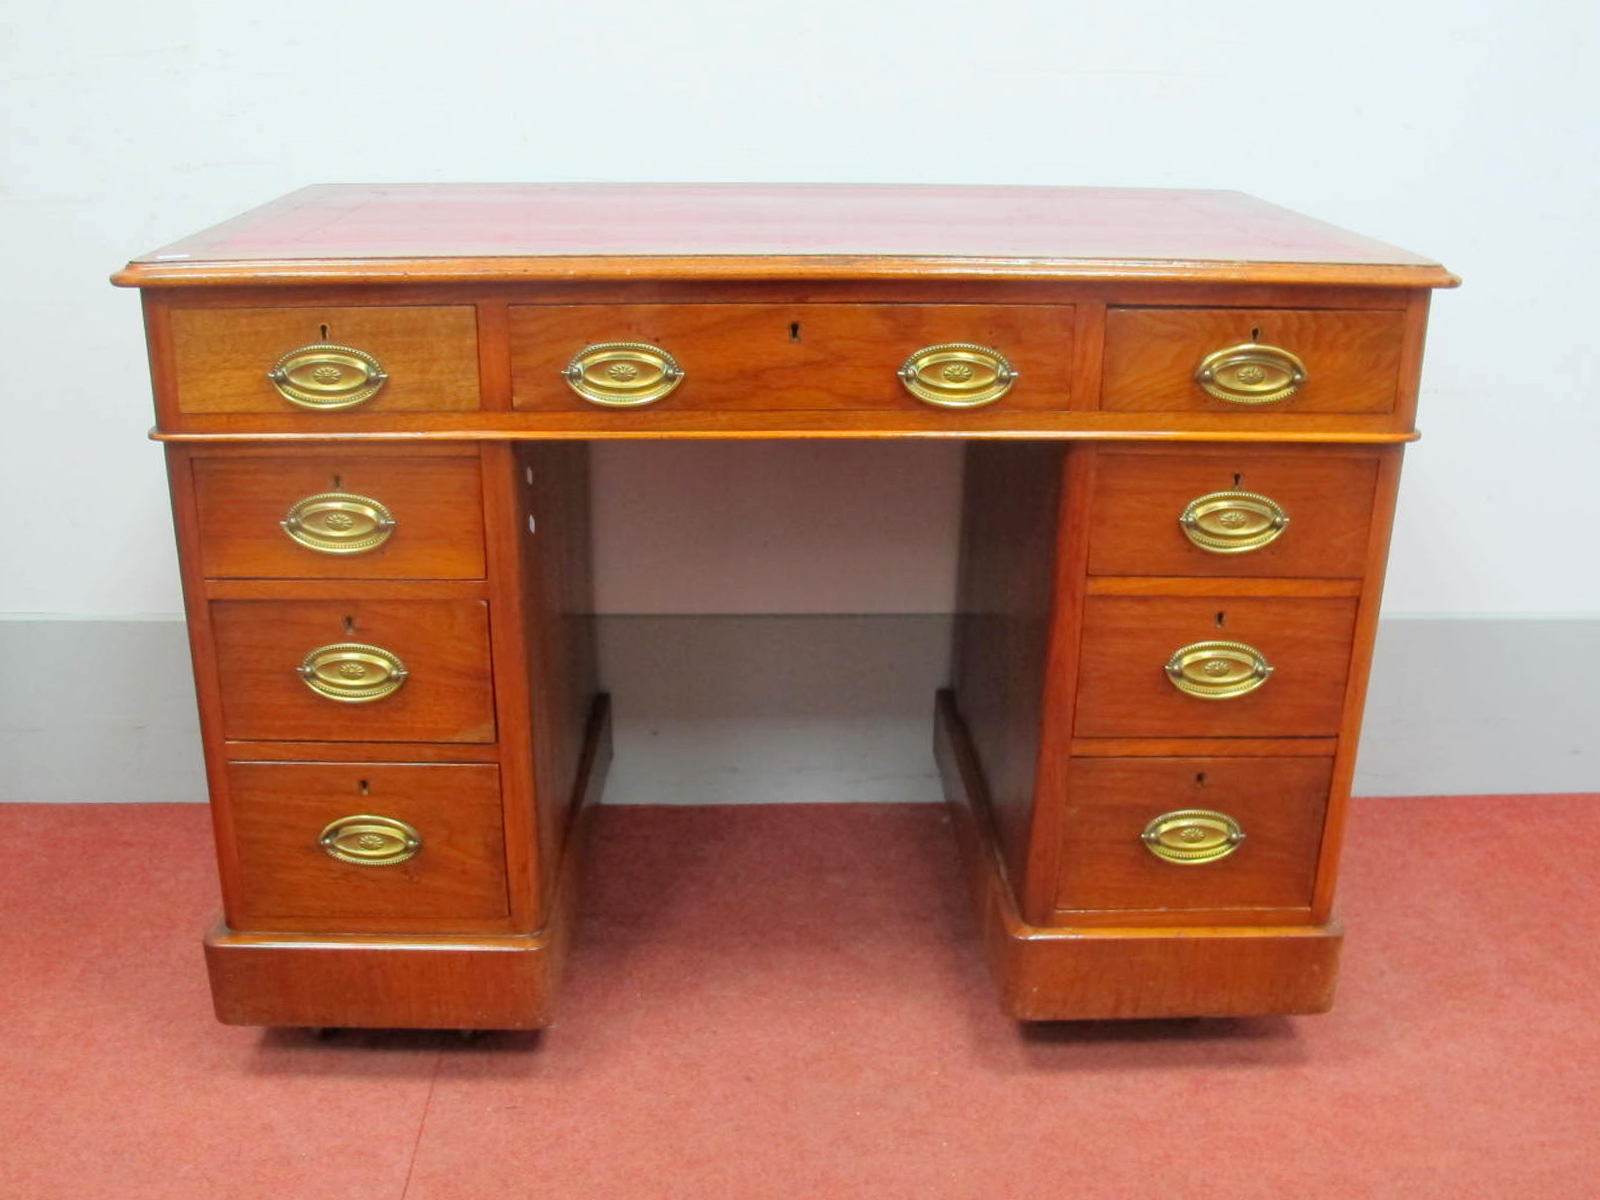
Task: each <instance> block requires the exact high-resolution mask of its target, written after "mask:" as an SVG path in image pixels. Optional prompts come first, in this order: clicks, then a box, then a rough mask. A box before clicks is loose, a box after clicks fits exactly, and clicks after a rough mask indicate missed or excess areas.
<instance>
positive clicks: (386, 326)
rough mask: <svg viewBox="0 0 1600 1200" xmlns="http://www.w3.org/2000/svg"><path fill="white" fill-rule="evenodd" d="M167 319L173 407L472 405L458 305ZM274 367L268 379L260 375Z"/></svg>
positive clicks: (296, 409)
mask: <svg viewBox="0 0 1600 1200" xmlns="http://www.w3.org/2000/svg"><path fill="white" fill-rule="evenodd" d="M169 319H170V321H171V323H172V353H173V366H174V377H175V379H176V381H177V392H178V410H179V411H180V412H185V413H230V412H233V413H304V414H305V416H306V418H307V419H308V420H315V419H316V418H317V417H319V416H323V415H326V413H328V412H347V411H356V412H445V411H465V410H471V409H476V408H477V407H478V318H477V313H476V312H475V311H474V310H473V309H472V308H471V307H470V306H468V305H453V306H439V307H373V308H321V307H307V308H203V309H200V308H196V309H188V308H179V309H175V310H173V312H172V313H171V315H170V318H169ZM351 351H354V352H355V353H350V352H351ZM280 365H281V367H282V369H283V371H284V376H283V378H282V379H281V380H280V381H279V382H276V383H275V382H274V381H273V379H271V378H269V372H272V371H273V370H274V369H275V368H278V367H279V366H280ZM380 376H381V378H380ZM285 391H288V392H289V393H291V394H293V395H295V396H297V397H298V398H299V400H298V402H297V401H295V400H291V399H289V398H288V397H287V396H286V395H285Z"/></svg>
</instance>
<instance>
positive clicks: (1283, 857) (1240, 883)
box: [1055, 758, 1333, 919]
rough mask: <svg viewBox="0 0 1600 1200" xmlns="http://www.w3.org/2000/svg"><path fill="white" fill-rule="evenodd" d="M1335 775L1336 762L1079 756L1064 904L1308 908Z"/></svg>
mask: <svg viewBox="0 0 1600 1200" xmlns="http://www.w3.org/2000/svg"><path fill="white" fill-rule="evenodd" d="M1332 776H1333V760H1332V759H1329V758H1080V759H1074V760H1073V761H1072V763H1071V764H1070V766H1069V768H1068V771H1067V803H1066V807H1065V809H1064V812H1063V823H1062V831H1063V833H1062V843H1061V856H1060V859H1059V866H1058V871H1057V881H1056V902H1055V903H1056V908H1057V909H1058V910H1060V911H1064V912H1096V911H1107V910H1170V911H1172V912H1175V913H1177V914H1180V917H1179V919H1181V913H1182V912H1183V911H1184V910H1217V909H1290V910H1296V909H1298V910H1304V909H1307V908H1309V907H1310V904H1311V893H1312V885H1313V883H1314V880H1315V877H1316V867H1317V854H1318V851H1319V850H1320V848H1321V845H1322V824H1323V815H1324V812H1325V810H1326V808H1327V802H1328V786H1329V783H1330V781H1331V779H1332ZM1147 834H1148V841H1147V837H1146V835H1147ZM1241 835H1242V836H1241ZM1234 839H1237V840H1234Z"/></svg>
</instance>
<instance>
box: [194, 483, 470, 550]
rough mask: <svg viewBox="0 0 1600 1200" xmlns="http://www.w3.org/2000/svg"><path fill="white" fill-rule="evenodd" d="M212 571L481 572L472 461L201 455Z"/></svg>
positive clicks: (205, 545)
mask: <svg viewBox="0 0 1600 1200" xmlns="http://www.w3.org/2000/svg"><path fill="white" fill-rule="evenodd" d="M194 489H195V499H196V502H197V507H198V509H199V514H200V521H199V527H200V562H201V570H202V572H203V573H204V574H205V575H206V576H207V577H208V578H212V579H236V578H245V579H481V578H483V574H484V557H483V500H482V494H481V489H480V480H479V471H478V460H477V459H476V458H437V457H436V458H363V457H362V456H361V455H359V454H358V453H351V454H350V455H348V456H343V455H341V456H337V457H332V456H329V457H323V456H317V457H314V458H312V457H305V456H295V457H290V456H285V457H283V458H253V457H252V458H224V457H216V458H199V459H196V460H195V463H194Z"/></svg>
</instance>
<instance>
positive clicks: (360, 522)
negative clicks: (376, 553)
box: [279, 492, 395, 554]
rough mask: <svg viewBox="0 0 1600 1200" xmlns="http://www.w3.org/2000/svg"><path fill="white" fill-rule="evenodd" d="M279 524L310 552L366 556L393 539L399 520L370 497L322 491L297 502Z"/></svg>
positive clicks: (351, 493)
mask: <svg viewBox="0 0 1600 1200" xmlns="http://www.w3.org/2000/svg"><path fill="white" fill-rule="evenodd" d="M279 524H280V525H282V526H283V531H284V532H285V533H286V534H288V535H289V536H290V537H291V538H293V539H294V540H295V541H296V542H298V543H299V544H300V545H302V546H304V547H305V548H306V549H307V550H315V551H316V552H317V553H319V554H365V553H366V552H367V551H368V550H376V549H377V548H378V547H379V546H381V545H383V544H384V543H385V542H387V541H388V540H389V535H390V534H391V533H393V532H394V527H395V520H394V517H392V516H390V515H389V510H388V509H387V508H385V507H384V506H383V505H382V504H380V503H379V502H378V501H376V500H374V499H372V498H371V497H370V496H357V495H356V494H355V493H353V492H320V493H318V494H317V495H315V496H307V497H305V499H303V500H297V501H295V503H294V506H293V507H292V508H290V509H289V515H288V516H286V517H284V519H283V520H282V521H280V522H279Z"/></svg>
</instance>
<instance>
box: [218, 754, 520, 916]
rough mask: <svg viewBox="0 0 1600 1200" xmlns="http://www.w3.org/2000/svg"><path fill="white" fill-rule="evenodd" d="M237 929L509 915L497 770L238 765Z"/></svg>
mask: <svg viewBox="0 0 1600 1200" xmlns="http://www.w3.org/2000/svg"><path fill="white" fill-rule="evenodd" d="M228 794H229V801H230V805H231V811H232V826H233V836H234V849H235V853H236V854H237V855H238V863H239V878H238V884H239V888H238V892H239V900H238V903H237V904H236V906H235V910H234V911H231V912H229V914H228V921H229V924H230V925H231V926H233V927H234V928H236V929H254V930H271V929H273V928H275V927H278V926H275V924H274V922H282V923H283V924H284V925H286V926H288V927H292V928H297V929H303V928H306V926H307V922H317V921H320V922H322V923H323V925H324V927H325V928H326V929H328V930H330V931H340V930H343V931H353V930H352V926H351V924H350V923H351V922H352V921H354V922H379V923H381V922H382V921H384V920H391V921H393V920H419V919H426V918H434V919H438V918H454V919H457V920H461V921H492V920H496V919H499V918H504V917H505V916H506V914H507V903H506V868H505V848H504V842H503V834H502V832H501V810H500V780H499V768H498V767H495V766H491V765H487V764H482V765H460V766H456V765H450V766H431V765H430V766H419V765H411V764H407V765H404V766H395V765H392V764H377V763H230V764H228Z"/></svg>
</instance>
